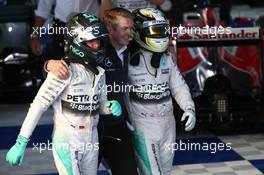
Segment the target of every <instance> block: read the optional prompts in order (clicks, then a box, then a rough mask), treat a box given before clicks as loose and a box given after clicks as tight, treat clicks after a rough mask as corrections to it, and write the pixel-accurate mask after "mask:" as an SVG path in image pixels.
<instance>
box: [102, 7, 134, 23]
mask: <svg viewBox="0 0 264 175" xmlns="http://www.w3.org/2000/svg"><path fill="white" fill-rule="evenodd" d="M117 16H122V17H125V18H129V19H132V20H134V15H133V13H131V12H130V11H129V10H127V9H124V8H120V7H116V8H112V9H109V10H106V11H105V12H104V18H103V21H104V22H105V24H106V26H107V27H112V28H115V27H116V26H117V24H118V19H117Z"/></svg>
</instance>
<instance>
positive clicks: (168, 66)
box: [127, 8, 196, 175]
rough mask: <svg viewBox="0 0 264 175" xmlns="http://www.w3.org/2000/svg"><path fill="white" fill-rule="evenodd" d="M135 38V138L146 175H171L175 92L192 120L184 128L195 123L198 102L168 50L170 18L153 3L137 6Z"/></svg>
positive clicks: (131, 73)
mask: <svg viewBox="0 0 264 175" xmlns="http://www.w3.org/2000/svg"><path fill="white" fill-rule="evenodd" d="M133 13H134V16H135V20H134V22H135V26H134V27H135V33H134V38H133V40H134V42H133V43H131V44H130V45H129V46H130V49H131V53H132V56H131V59H130V63H129V67H128V83H129V84H130V87H129V88H130V89H129V93H128V95H127V98H128V100H127V107H128V109H129V110H128V111H129V118H130V120H131V122H132V126H133V131H132V132H133V141H134V147H135V152H136V157H137V161H138V166H139V170H140V173H141V174H142V175H157V174H160V175H169V174H170V172H171V169H172V161H173V157H174V153H173V151H172V150H171V146H172V145H173V143H174V142H175V132H176V129H175V118H174V116H173V104H172V99H171V97H173V98H174V99H175V100H176V102H177V103H178V104H179V106H180V108H181V109H182V110H183V111H184V113H183V116H182V118H181V121H184V120H185V119H187V122H186V124H185V130H186V131H190V130H192V129H193V128H194V126H195V122H196V117H195V106H194V102H193V100H192V97H191V94H190V91H189V88H188V86H187V85H186V83H185V81H184V79H183V77H182V75H181V74H180V72H179V70H178V68H177V66H176V65H175V64H174V63H173V61H172V58H171V55H170V54H169V52H168V44H169V33H168V32H167V31H168V27H169V23H168V21H167V20H166V19H165V18H164V16H163V14H162V13H161V12H160V11H159V10H157V9H154V8H141V9H137V10H135V11H133Z"/></svg>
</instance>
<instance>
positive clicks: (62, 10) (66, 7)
mask: <svg viewBox="0 0 264 175" xmlns="http://www.w3.org/2000/svg"><path fill="white" fill-rule="evenodd" d="M55 4H56V6H55V9H54V16H55V18H57V19H59V20H61V21H63V22H66V21H67V20H68V18H69V16H70V15H71V14H73V13H80V12H90V13H92V14H94V15H95V16H98V12H99V3H98V1H97V0H40V1H39V3H38V8H37V10H36V11H35V14H36V16H41V17H43V18H45V19H47V18H48V17H49V15H50V12H51V9H52V6H53V5H55Z"/></svg>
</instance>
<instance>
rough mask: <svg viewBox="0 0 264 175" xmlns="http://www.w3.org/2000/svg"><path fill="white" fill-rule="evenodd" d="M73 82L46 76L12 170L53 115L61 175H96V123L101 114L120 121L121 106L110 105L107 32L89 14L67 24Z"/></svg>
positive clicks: (11, 157) (14, 151)
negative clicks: (51, 111) (50, 112)
mask: <svg viewBox="0 0 264 175" xmlns="http://www.w3.org/2000/svg"><path fill="white" fill-rule="evenodd" d="M67 29H68V30H67V36H66V40H67V44H68V53H67V54H66V55H65V56H64V58H63V59H64V60H65V62H67V63H68V64H69V73H70V76H69V78H68V79H66V80H60V79H58V78H56V76H55V75H53V74H52V73H48V75H47V78H46V80H45V81H44V83H43V84H42V86H41V88H40V90H39V91H38V93H37V95H36V97H35V99H34V101H33V103H31V106H30V108H29V111H28V113H27V116H26V118H25V120H24V122H23V125H22V127H21V129H20V133H19V135H18V137H17V139H16V143H15V145H14V146H13V147H12V148H11V149H10V150H9V151H8V153H7V155H6V160H7V162H8V163H9V164H10V165H12V166H16V165H20V164H21V163H22V160H23V157H24V152H25V149H26V145H27V143H28V142H29V138H30V136H31V135H32V132H33V130H34V128H35V127H36V125H37V123H38V121H39V119H40V117H41V115H42V114H43V112H44V111H46V110H47V109H48V108H49V106H50V105H52V106H53V109H54V129H53V135H52V143H53V149H52V151H53V157H54V161H55V165H56V167H57V169H58V172H59V174H67V175H80V174H82V175H96V174H97V164H98V149H99V146H98V135H97V123H98V118H99V112H100V113H103V114H110V113H112V114H113V115H114V116H119V115H121V113H122V111H121V106H120V104H119V103H118V102H117V101H107V96H106V90H105V88H106V87H105V74H104V69H102V68H101V67H99V66H98V65H99V64H100V63H101V62H102V60H103V59H104V53H105V49H104V48H105V43H106V41H107V36H108V33H107V30H106V28H105V26H104V25H103V24H102V23H101V22H100V20H99V19H98V18H97V17H95V16H94V15H92V14H90V13H80V14H77V15H75V16H73V17H72V18H71V19H70V20H69V22H68V24H67Z"/></svg>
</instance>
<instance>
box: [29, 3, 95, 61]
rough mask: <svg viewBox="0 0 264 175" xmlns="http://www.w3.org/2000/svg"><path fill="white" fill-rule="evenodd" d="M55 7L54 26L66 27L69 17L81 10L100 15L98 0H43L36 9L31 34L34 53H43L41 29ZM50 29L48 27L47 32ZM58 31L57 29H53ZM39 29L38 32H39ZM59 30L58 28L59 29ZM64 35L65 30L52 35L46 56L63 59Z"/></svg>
mask: <svg viewBox="0 0 264 175" xmlns="http://www.w3.org/2000/svg"><path fill="white" fill-rule="evenodd" d="M53 7H55V8H54V18H53V24H52V27H54V26H56V27H65V22H66V21H67V19H68V18H69V17H70V16H71V15H73V14H75V13H79V12H90V13H92V14H94V15H95V16H98V10H99V3H98V0H75V1H73V0H41V1H39V3H38V8H37V10H36V11H35V14H36V17H35V26H34V31H33V33H32V34H31V48H32V52H33V54H34V55H36V56H39V55H40V54H41V49H40V33H39V29H40V28H41V27H42V26H43V25H44V23H45V21H46V20H47V19H48V18H49V17H50V15H51V11H52V8H53ZM47 30H48V29H46V32H47ZM53 30H54V31H56V30H55V29H53ZM37 31H38V32H37ZM57 31H58V30H57ZM52 33H53V32H52ZM63 37H64V35H63V32H61V30H60V32H58V33H57V34H56V33H55V32H54V34H52V35H51V39H52V41H51V43H50V44H47V47H46V52H45V53H44V57H45V58H53V59H61V57H62V56H63V53H64V38H63Z"/></svg>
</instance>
